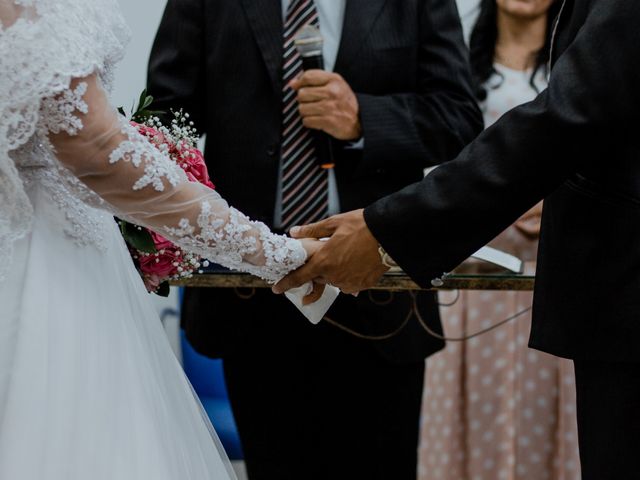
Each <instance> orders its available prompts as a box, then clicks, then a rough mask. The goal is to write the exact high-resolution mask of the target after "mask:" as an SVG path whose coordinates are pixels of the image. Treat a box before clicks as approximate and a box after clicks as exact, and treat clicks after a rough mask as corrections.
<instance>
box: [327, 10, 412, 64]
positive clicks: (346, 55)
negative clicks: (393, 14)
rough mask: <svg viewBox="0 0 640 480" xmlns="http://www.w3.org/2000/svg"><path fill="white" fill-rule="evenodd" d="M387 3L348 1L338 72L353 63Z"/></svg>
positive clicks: (337, 61)
mask: <svg viewBox="0 0 640 480" xmlns="http://www.w3.org/2000/svg"><path fill="white" fill-rule="evenodd" d="M400 1H402V0H400ZM386 2H387V0H347V5H346V8H345V12H344V25H343V27H342V38H341V41H340V48H339V50H338V58H337V59H336V68H335V70H336V72H342V71H344V70H345V69H347V68H348V66H349V65H350V64H351V63H353V59H354V58H356V55H357V54H358V52H359V50H360V48H361V47H362V43H363V42H364V40H365V38H366V37H367V35H368V34H369V32H370V31H371V28H372V27H373V24H374V22H375V21H376V19H377V18H378V16H379V15H380V12H382V7H384V5H385V3H386Z"/></svg>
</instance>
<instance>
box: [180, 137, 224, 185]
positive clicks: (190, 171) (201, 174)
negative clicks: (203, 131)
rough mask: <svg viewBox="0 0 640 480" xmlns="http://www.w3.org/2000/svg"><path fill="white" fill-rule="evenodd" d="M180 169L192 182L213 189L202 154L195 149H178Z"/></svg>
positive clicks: (183, 147)
mask: <svg viewBox="0 0 640 480" xmlns="http://www.w3.org/2000/svg"><path fill="white" fill-rule="evenodd" d="M179 151H180V160H179V161H180V167H182V169H183V170H184V171H185V173H186V174H187V177H188V178H189V180H190V181H192V182H198V183H202V184H203V185H206V186H207V187H209V188H215V186H214V185H213V183H212V182H211V180H210V178H209V171H208V170H207V164H206V163H205V161H204V156H203V155H202V152H201V151H200V150H198V149H197V148H193V147H188V146H186V145H183V146H181V147H179Z"/></svg>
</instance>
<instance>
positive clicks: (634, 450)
mask: <svg viewBox="0 0 640 480" xmlns="http://www.w3.org/2000/svg"><path fill="white" fill-rule="evenodd" d="M574 365H575V371H576V393H577V402H578V404H577V407H578V434H579V438H580V463H581V465H582V478H583V480H635V479H640V465H639V464H638V461H639V459H640V365H638V364H637V363H609V362H597V361H581V360H576V361H575V362H574Z"/></svg>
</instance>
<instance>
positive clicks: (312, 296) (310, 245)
mask: <svg viewBox="0 0 640 480" xmlns="http://www.w3.org/2000/svg"><path fill="white" fill-rule="evenodd" d="M300 242H302V247H303V248H304V249H305V250H306V251H307V261H308V260H309V259H310V258H311V257H312V256H313V255H315V253H316V252H317V251H318V250H320V249H321V248H322V244H323V243H324V242H321V241H320V240H316V239H314V238H303V239H301V240H300ZM324 287H325V285H324V283H319V282H316V281H315V280H314V282H313V290H312V291H311V293H309V295H307V296H305V297H304V298H303V299H302V304H303V305H309V304H311V303H314V302H317V301H318V300H320V298H321V297H322V294H323V293H324Z"/></svg>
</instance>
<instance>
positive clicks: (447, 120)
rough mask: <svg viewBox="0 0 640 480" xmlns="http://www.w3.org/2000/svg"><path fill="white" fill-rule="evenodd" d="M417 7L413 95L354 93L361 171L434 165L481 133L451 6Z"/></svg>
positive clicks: (441, 0)
mask: <svg viewBox="0 0 640 480" xmlns="http://www.w3.org/2000/svg"><path fill="white" fill-rule="evenodd" d="M422 7H423V8H422V13H421V18H420V19H419V22H420V26H419V28H420V45H419V48H418V58H417V59H416V61H417V62H418V65H417V79H416V80H417V82H416V85H417V89H416V91H415V92H402V93H397V94H390V95H382V96H377V95H367V94H358V95H357V97H358V102H359V105H360V120H361V124H362V130H363V135H364V139H365V144H364V151H363V158H362V163H361V165H360V166H359V167H360V170H361V171H369V170H376V169H378V168H384V167H391V166H396V167H397V165H398V164H397V162H398V161H399V160H401V161H403V162H406V164H408V165H407V166H410V165H412V166H418V167H419V168H424V167H426V166H430V165H437V164H439V163H441V162H443V161H445V160H450V159H452V158H454V157H455V156H456V155H457V154H458V153H459V152H460V150H461V149H462V147H463V146H464V145H466V144H467V143H469V142H470V141H471V140H472V139H473V138H474V137H475V136H476V135H477V134H478V133H479V132H480V130H481V129H482V115H481V114H480V111H479V109H478V107H477V105H476V102H475V99H474V95H473V91H472V88H471V80H470V78H471V75H470V69H469V62H468V52H467V49H466V47H465V44H464V40H463V37H462V29H461V26H460V19H459V16H458V12H457V8H456V3H455V1H451V0H427V1H425V2H424V4H423V6H422Z"/></svg>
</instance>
